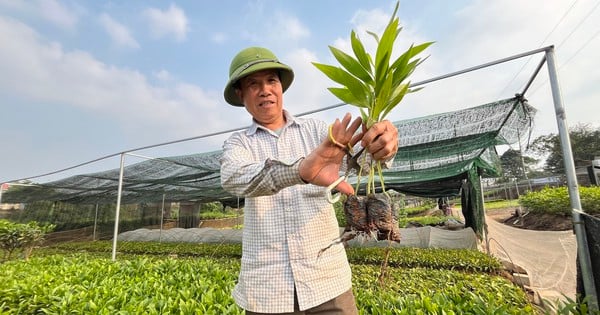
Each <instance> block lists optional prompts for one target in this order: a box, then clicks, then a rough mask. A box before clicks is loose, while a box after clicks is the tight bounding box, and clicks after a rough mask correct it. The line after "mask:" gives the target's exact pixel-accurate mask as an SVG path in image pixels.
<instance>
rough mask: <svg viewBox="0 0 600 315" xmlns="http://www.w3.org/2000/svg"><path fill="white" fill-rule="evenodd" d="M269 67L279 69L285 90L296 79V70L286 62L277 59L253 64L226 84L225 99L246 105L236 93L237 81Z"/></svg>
mask: <svg viewBox="0 0 600 315" xmlns="http://www.w3.org/2000/svg"><path fill="white" fill-rule="evenodd" d="M267 69H273V70H279V80H281V88H282V90H283V92H285V91H286V90H287V89H288V88H289V87H290V85H291V84H292V81H294V71H293V70H292V68H290V67H289V66H287V65H285V64H282V63H279V62H275V61H264V62H260V63H256V64H254V65H251V66H250V67H248V68H247V69H244V70H243V71H242V72H240V73H239V74H238V75H237V76H235V77H233V78H231V79H229V82H227V85H226V86H225V91H224V93H223V96H224V97H225V101H226V102H227V103H229V104H231V105H233V106H244V103H243V102H242V100H241V99H240V98H239V97H238V95H237V93H235V89H236V88H235V84H236V82H237V81H239V80H240V79H241V78H243V77H245V76H248V75H250V74H253V73H255V72H258V71H262V70H267Z"/></svg>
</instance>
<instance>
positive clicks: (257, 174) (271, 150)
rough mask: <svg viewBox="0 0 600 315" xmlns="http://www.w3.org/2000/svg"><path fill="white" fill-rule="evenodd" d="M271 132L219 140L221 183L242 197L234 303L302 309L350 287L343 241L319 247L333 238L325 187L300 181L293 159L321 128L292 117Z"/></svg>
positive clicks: (263, 309)
mask: <svg viewBox="0 0 600 315" xmlns="http://www.w3.org/2000/svg"><path fill="white" fill-rule="evenodd" d="M284 114H285V115H286V118H287V123H286V125H285V126H284V127H283V129H282V130H281V133H280V134H279V135H277V134H276V133H274V132H272V131H270V130H268V129H266V128H263V127H261V126H259V125H258V124H256V123H254V124H253V125H252V126H250V128H249V129H248V130H246V131H243V132H237V133H235V134H233V135H231V137H230V138H229V139H228V140H226V141H225V144H224V146H223V157H222V159H221V184H222V186H223V188H224V189H225V190H227V191H229V192H231V193H233V194H235V195H238V196H243V197H245V198H246V199H245V207H244V231H243V251H242V266H241V271H240V275H239V279H238V283H237V285H236V287H235V289H234V290H233V297H234V299H235V301H236V303H237V304H238V305H239V306H241V307H242V308H244V309H246V310H249V311H252V312H260V313H284V312H293V311H294V287H295V288H296V292H297V295H298V304H299V306H300V309H301V310H304V309H307V308H311V307H314V306H317V305H319V304H322V303H324V302H326V301H328V300H331V299H333V298H334V297H336V296H338V295H340V294H342V293H344V292H345V291H347V290H349V289H350V288H351V272H350V266H349V264H348V260H347V257H346V252H345V250H344V247H343V245H342V244H337V245H334V246H332V247H330V248H329V249H328V250H326V251H325V252H323V253H322V254H321V255H320V256H318V255H319V251H320V250H321V249H323V248H325V247H327V246H328V245H329V244H331V242H332V241H334V240H335V239H336V238H338V237H339V233H340V230H339V227H338V222H337V220H336V217H335V212H334V210H333V207H332V205H331V204H329V203H328V202H327V200H326V199H325V188H324V187H319V186H315V185H311V184H308V185H307V184H304V183H303V181H302V180H301V178H300V176H299V174H298V166H299V164H300V163H299V162H300V160H301V159H302V158H303V157H305V156H306V155H308V154H309V153H310V152H311V151H313V150H314V149H315V148H316V147H317V146H318V145H319V144H320V143H321V141H322V140H323V139H325V137H326V136H327V125H326V124H325V123H324V122H321V121H318V120H315V119H300V118H295V117H292V116H291V115H290V114H289V113H287V112H285V111H284Z"/></svg>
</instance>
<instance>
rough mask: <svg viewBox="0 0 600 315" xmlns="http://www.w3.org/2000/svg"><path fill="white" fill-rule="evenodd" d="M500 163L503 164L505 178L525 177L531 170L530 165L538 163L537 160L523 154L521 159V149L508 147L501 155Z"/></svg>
mask: <svg viewBox="0 0 600 315" xmlns="http://www.w3.org/2000/svg"><path fill="white" fill-rule="evenodd" d="M500 163H501V164H502V173H503V174H502V177H503V179H504V180H508V179H510V178H517V179H525V178H526V177H525V175H526V174H529V172H530V166H531V165H533V164H535V163H537V160H536V159H534V158H532V157H529V156H523V158H522V160H521V151H520V150H513V149H508V150H507V151H506V152H504V154H502V156H501V157H500ZM523 164H525V165H523ZM523 167H524V168H525V169H524V168H523Z"/></svg>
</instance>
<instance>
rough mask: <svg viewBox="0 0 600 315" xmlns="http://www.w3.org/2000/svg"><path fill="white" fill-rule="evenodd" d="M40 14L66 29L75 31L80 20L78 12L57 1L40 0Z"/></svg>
mask: <svg viewBox="0 0 600 315" xmlns="http://www.w3.org/2000/svg"><path fill="white" fill-rule="evenodd" d="M38 6H39V9H38V10H39V14H40V15H41V16H42V17H43V18H45V19H46V20H48V21H50V22H52V23H54V24H56V25H58V26H59V27H62V28H65V29H73V28H74V27H75V25H76V24H77V21H78V20H79V17H78V16H77V14H76V12H74V11H73V10H70V9H69V8H67V7H66V6H64V5H62V4H61V3H59V2H58V1H56V0H38Z"/></svg>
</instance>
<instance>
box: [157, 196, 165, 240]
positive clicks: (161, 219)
mask: <svg viewBox="0 0 600 315" xmlns="http://www.w3.org/2000/svg"><path fill="white" fill-rule="evenodd" d="M164 217H165V194H164V193H163V198H162V208H161V210H160V234H159V235H158V242H159V243H161V242H162V231H163V220H164Z"/></svg>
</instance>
